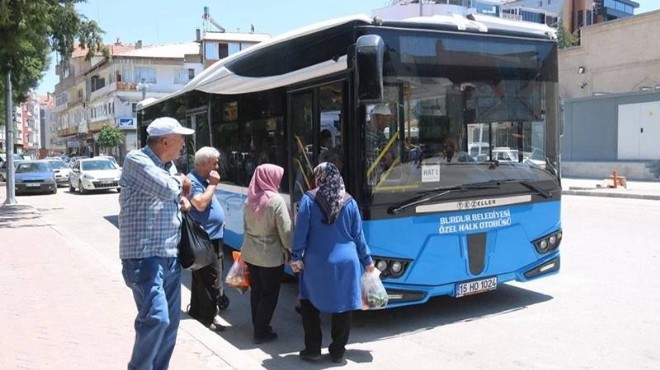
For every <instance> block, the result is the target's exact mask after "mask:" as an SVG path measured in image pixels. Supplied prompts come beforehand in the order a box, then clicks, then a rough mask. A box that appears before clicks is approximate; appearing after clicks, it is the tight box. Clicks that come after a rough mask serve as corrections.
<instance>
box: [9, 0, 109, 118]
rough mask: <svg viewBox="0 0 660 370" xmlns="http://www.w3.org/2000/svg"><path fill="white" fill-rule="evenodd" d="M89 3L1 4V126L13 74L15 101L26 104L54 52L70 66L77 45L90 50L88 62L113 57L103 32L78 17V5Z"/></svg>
mask: <svg viewBox="0 0 660 370" xmlns="http://www.w3.org/2000/svg"><path fill="white" fill-rule="evenodd" d="M81 2H86V1H85V0H0V75H1V78H0V112H2V113H3V114H2V115H1V117H0V123H4V120H5V114H4V113H5V112H6V111H5V99H6V97H5V93H6V92H5V81H6V74H7V71H8V70H10V71H11V82H12V99H13V102H14V103H15V104H18V103H20V102H23V101H24V100H25V98H26V94H27V92H28V91H29V89H30V88H34V87H36V86H37V84H38V83H39V80H41V78H42V77H43V73H44V71H46V70H47V69H48V66H49V64H50V62H51V61H50V57H49V55H50V52H51V51H52V52H55V53H56V54H58V55H59V56H60V60H62V61H63V62H66V61H68V60H69V58H70V57H71V54H72V53H73V50H74V47H75V45H76V41H77V42H78V44H79V46H80V47H81V48H84V49H87V58H88V59H90V58H91V57H92V56H94V55H96V54H97V53H102V54H103V55H104V56H105V57H106V58H107V57H109V52H108V50H107V48H106V47H105V46H104V45H103V39H102V37H101V36H102V34H103V30H102V29H101V28H100V27H99V26H98V24H97V23H96V22H95V21H89V20H87V18H86V17H85V16H84V15H82V14H80V13H78V12H77V11H76V9H75V4H77V3H81Z"/></svg>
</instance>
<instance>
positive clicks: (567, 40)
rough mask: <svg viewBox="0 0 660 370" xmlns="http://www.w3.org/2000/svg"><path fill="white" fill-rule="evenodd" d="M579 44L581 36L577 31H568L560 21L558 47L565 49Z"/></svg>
mask: <svg viewBox="0 0 660 370" xmlns="http://www.w3.org/2000/svg"><path fill="white" fill-rule="evenodd" d="M579 44H580V38H579V37H578V36H577V35H576V34H575V33H570V32H568V30H567V29H566V27H565V26H564V23H563V22H561V21H559V27H557V47H559V48H560V49H565V48H570V47H571V46H575V45H579Z"/></svg>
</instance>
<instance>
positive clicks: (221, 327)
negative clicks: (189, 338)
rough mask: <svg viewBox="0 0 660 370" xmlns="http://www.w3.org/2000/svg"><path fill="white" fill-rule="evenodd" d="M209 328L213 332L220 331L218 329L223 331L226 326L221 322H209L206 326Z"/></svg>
mask: <svg viewBox="0 0 660 370" xmlns="http://www.w3.org/2000/svg"><path fill="white" fill-rule="evenodd" d="M207 328H209V330H211V331H215V332H220V331H225V329H226V327H225V326H224V325H222V324H219V323H215V322H214V323H211V324H210V325H208V326H207Z"/></svg>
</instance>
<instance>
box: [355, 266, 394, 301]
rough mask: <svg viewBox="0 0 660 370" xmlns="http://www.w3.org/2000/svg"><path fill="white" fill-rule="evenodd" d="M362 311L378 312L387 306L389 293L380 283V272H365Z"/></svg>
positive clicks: (376, 270)
mask: <svg viewBox="0 0 660 370" xmlns="http://www.w3.org/2000/svg"><path fill="white" fill-rule="evenodd" d="M360 280H361V286H362V309H363V310H378V309H381V308H385V306H387V300H388V297H387V291H386V290H385V287H384V286H383V283H382V282H381V281H380V270H379V269H376V268H375V269H374V270H373V271H372V272H368V271H365V272H364V274H362V278H361V279H360Z"/></svg>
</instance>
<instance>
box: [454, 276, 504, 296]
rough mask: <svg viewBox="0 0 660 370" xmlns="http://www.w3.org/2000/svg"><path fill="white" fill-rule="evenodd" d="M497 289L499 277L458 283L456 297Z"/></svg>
mask: <svg viewBox="0 0 660 370" xmlns="http://www.w3.org/2000/svg"><path fill="white" fill-rule="evenodd" d="M495 289H497V277H492V278H488V279H483V280H476V281H469V282H467V283H460V284H456V297H463V296H466V295H471V294H477V293H483V292H487V291H489V290H495Z"/></svg>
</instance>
